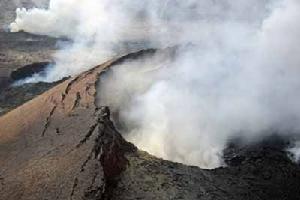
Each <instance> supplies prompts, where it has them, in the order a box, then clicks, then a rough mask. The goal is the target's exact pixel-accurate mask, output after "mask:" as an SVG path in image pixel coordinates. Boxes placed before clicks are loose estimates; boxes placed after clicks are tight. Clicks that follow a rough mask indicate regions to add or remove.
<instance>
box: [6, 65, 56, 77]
mask: <svg viewBox="0 0 300 200" xmlns="http://www.w3.org/2000/svg"><path fill="white" fill-rule="evenodd" d="M51 65H53V63H50V62H38V63H32V64H30V65H25V66H23V67H21V68H19V69H16V70H14V71H13V72H12V73H11V75H10V77H11V79H12V80H13V81H19V80H23V79H26V78H29V77H31V76H33V75H34V74H42V73H45V71H46V69H47V68H48V67H50V66H51Z"/></svg>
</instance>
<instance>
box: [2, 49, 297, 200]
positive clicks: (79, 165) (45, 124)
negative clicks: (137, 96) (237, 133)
mask: <svg viewBox="0 0 300 200" xmlns="http://www.w3.org/2000/svg"><path fill="white" fill-rule="evenodd" d="M154 52H156V51H155V50H145V51H139V52H136V53H132V54H128V55H126V56H123V57H121V58H117V59H113V60H111V61H108V62H106V63H104V64H102V65H99V66H97V67H95V68H93V69H91V70H89V71H87V72H84V73H82V74H80V75H78V76H76V77H73V78H69V79H67V80H65V81H64V82H62V83H60V84H58V85H57V86H55V87H54V88H52V89H50V90H49V91H47V92H45V93H43V94H42V95H39V96H37V97H36V98H34V99H33V100H31V101H29V102H27V103H25V104H24V105H22V106H20V107H18V108H16V109H14V110H12V111H10V112H9V113H7V114H6V115H4V116H2V117H0V191H1V193H0V199H5V200H17V199H18V200H23V199H24V200H40V199H49V200H52V199H58V200H64V199H68V200H69V199H72V200H76V199H86V200H98V199H116V200H117V199H118V200H120V199H122V200H126V199H128V200H129V199H130V200H133V199H149V200H150V199H157V200H158V199H159V200H161V199H188V200H193V199H203V200H219V199H220V200H221V199H225V200H226V199H228V200H229V199H230V200H240V199H245V200H255V199H257V200H259V199H263V200H267V199H272V200H283V199H288V200H294V199H295V200H298V199H299V197H300V190H299V188H300V167H299V166H298V165H297V164H295V163H293V162H292V161H291V160H290V159H289V158H288V157H287V154H286V152H285V151H284V148H285V146H284V145H279V143H271V144H265V143H258V144H253V145H248V146H237V145H231V146H229V147H228V149H227V150H226V151H225V161H226V162H227V166H226V167H222V168H218V169H214V170H203V169H200V168H198V167H192V166H186V165H183V164H179V163H173V162H170V161H166V160H162V159H159V158H156V157H154V156H152V155H149V154H148V153H146V152H143V151H140V150H138V149H137V148H136V147H135V146H134V145H133V144H131V143H129V142H127V141H125V140H124V139H123V137H122V135H121V133H119V131H118V130H117V129H116V128H115V126H114V124H113V122H112V120H111V119H110V111H109V108H108V107H98V106H97V104H96V103H95V102H96V96H97V95H96V94H97V88H96V86H97V83H98V80H99V78H101V75H102V73H104V72H105V71H106V70H107V69H108V68H109V67H113V66H114V65H115V64H120V63H122V62H124V61H126V60H127V59H139V58H140V57H141V56H145V55H149V56H151V55H152V54H153V53H154ZM158 53H159V52H158Z"/></svg>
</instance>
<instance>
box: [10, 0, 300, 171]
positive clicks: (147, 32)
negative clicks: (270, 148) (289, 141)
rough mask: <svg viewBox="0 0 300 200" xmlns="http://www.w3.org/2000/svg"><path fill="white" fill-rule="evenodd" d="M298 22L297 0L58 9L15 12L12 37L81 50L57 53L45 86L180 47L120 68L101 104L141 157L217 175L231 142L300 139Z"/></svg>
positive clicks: (160, 1)
mask: <svg viewBox="0 0 300 200" xmlns="http://www.w3.org/2000/svg"><path fill="white" fill-rule="evenodd" d="M299 21H300V1H298V0H253V1H248V0H238V1H231V0H220V1H213V0H186V1H176V0H143V1H141V0H110V1H108V0H86V1H80V2H79V1H76V0H51V1H50V5H49V8H48V9H32V10H22V9H20V10H18V11H17V19H16V21H15V22H14V23H12V24H11V30H12V31H20V30H24V31H27V32H32V33H37V34H46V35H51V36H56V37H61V36H64V37H67V38H70V39H71V40H72V41H73V42H74V43H73V44H72V45H70V46H67V47H64V48H63V49H62V50H61V51H59V52H57V54H56V55H55V58H56V63H57V65H56V66H55V68H54V69H53V70H51V71H50V72H49V73H48V76H47V77H46V80H48V81H53V80H57V79H59V78H61V77H63V76H66V75H74V74H76V73H79V72H81V71H83V70H85V69H88V68H89V67H92V66H93V65H96V64H99V62H102V61H104V60H106V59H107V58H108V57H111V56H114V55H118V54H120V53H123V52H127V51H134V50H136V49H139V48H147V47H159V48H164V47H166V46H172V45H181V47H180V48H179V49H178V50H177V53H176V56H175V57H172V56H171V57H170V56H167V55H165V54H162V55H160V54H157V55H155V56H152V57H150V58H144V59H141V60H138V61H130V62H127V63H124V64H122V65H119V66H116V67H114V68H113V69H112V70H111V71H110V72H109V73H108V75H107V76H105V77H104V78H103V80H101V81H102V83H103V82H105V84H100V85H99V95H100V96H99V97H98V98H99V103H100V104H101V105H103V104H107V105H109V106H111V107H112V109H113V111H114V112H118V114H119V118H120V120H121V122H122V123H123V125H124V126H125V127H126V130H127V132H128V133H127V134H126V137H127V139H129V140H130V141H133V142H134V143H135V144H136V145H137V146H139V147H141V148H142V149H144V150H147V151H149V152H150V153H153V154H155V155H157V156H160V157H163V158H165V159H170V160H174V161H179V162H184V163H187V164H191V165H198V166H200V167H204V168H214V167H218V166H220V165H222V159H221V155H222V150H223V148H224V147H225V145H226V144H227V142H228V140H229V139H230V138H233V137H242V138H243V139H244V140H245V141H253V140H256V139H257V138H261V137H262V136H266V135H267V134H270V133H271V132H272V131H276V132H279V133H282V134H291V133H300V123H299V122H300V92H298V91H299V89H300V79H299V75H300V56H299V55H300V45H299V44H300V38H299V35H300V23H299ZM39 79H43V80H44V79H45V78H44V77H40V78H39V77H34V78H33V79H32V80H31V81H38V80H39ZM100 83H101V82H100ZM296 149H297V148H295V150H294V149H293V151H292V152H294V153H295V152H299V151H298V150H296ZM295 155H296V156H297V155H298V154H297V153H295ZM298 156H299V155H298Z"/></svg>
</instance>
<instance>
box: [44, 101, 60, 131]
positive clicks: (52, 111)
mask: <svg viewBox="0 0 300 200" xmlns="http://www.w3.org/2000/svg"><path fill="white" fill-rule="evenodd" d="M56 108H57V105H55V106H53V108H52V110H51V111H50V113H49V116H48V117H47V119H46V123H45V125H44V129H43V132H42V136H45V133H46V131H47V130H48V127H49V125H50V122H51V117H52V116H53V114H54V112H55V110H56Z"/></svg>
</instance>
